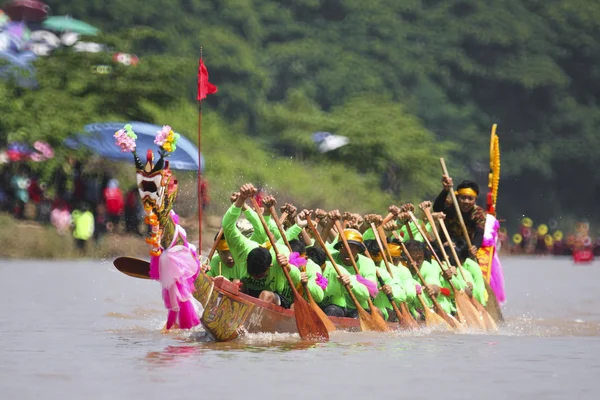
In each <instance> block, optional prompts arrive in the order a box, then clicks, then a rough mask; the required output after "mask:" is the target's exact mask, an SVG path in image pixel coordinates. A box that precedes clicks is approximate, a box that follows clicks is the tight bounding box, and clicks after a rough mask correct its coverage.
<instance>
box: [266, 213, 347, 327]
mask: <svg viewBox="0 0 600 400" xmlns="http://www.w3.org/2000/svg"><path fill="white" fill-rule="evenodd" d="M269 208H270V210H271V216H272V218H274V219H275V223H276V225H277V229H278V230H279V234H280V235H281V237H282V238H283V241H284V242H285V245H286V246H287V248H288V250H289V251H290V253H291V252H292V246H290V242H289V241H288V240H287V237H286V236H285V231H284V230H283V226H281V220H280V219H279V218H277V211H275V207H274V206H271V207H269ZM307 286H308V285H307V284H306V283H302V287H303V288H304V293H306V297H307V298H308V304H310V307H311V308H312V309H313V310H314V311H315V312H316V313H317V314H318V315H319V318H321V321H323V324H325V327H326V328H327V332H330V333H331V332H333V331H335V330H336V329H335V326H334V325H333V322H331V320H330V319H329V317H328V316H327V315H326V314H325V313H324V312H323V310H322V309H321V307H319V305H318V304H317V302H316V301H315V299H313V297H312V294H310V291H309V290H308V287H307Z"/></svg>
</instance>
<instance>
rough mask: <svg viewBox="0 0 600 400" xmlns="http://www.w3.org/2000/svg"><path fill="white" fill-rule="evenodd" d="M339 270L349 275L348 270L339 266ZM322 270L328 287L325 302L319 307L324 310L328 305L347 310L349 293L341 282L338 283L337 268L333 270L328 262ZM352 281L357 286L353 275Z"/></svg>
mask: <svg viewBox="0 0 600 400" xmlns="http://www.w3.org/2000/svg"><path fill="white" fill-rule="evenodd" d="M338 268H339V269H340V272H341V273H342V274H343V275H349V274H348V271H347V270H346V269H344V268H342V267H339V266H338ZM320 269H321V275H323V277H325V278H327V287H326V288H325V291H324V293H323V300H322V301H321V302H320V303H319V306H321V308H323V307H326V306H328V305H331V304H334V305H336V306H339V307H342V308H345V307H346V305H347V302H346V297H347V296H348V291H347V290H346V288H345V287H344V285H342V284H341V283H340V281H338V275H337V272H335V268H333V265H331V263H330V262H329V261H327V262H325V264H324V267H323V268H320ZM350 281H351V283H352V286H353V287H354V286H355V285H357V281H356V277H355V276H353V275H351V276H350ZM360 286H363V285H360ZM315 301H316V300H315ZM350 301H352V300H350Z"/></svg>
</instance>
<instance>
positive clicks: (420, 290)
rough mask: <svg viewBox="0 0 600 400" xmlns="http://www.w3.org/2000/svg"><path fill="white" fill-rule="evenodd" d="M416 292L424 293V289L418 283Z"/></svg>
mask: <svg viewBox="0 0 600 400" xmlns="http://www.w3.org/2000/svg"><path fill="white" fill-rule="evenodd" d="M415 290H416V291H417V294H421V293H423V288H422V287H421V285H419V284H418V283H417V284H415Z"/></svg>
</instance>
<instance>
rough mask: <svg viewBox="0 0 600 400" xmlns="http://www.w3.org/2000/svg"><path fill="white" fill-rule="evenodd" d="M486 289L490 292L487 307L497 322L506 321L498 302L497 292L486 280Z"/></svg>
mask: <svg viewBox="0 0 600 400" xmlns="http://www.w3.org/2000/svg"><path fill="white" fill-rule="evenodd" d="M484 283H485V290H486V291H487V293H488V301H487V304H486V305H485V309H486V310H487V311H488V313H489V314H490V316H491V317H492V318H493V319H494V321H495V322H497V323H498V322H504V316H503V315H502V310H501V309H500V304H498V299H497V298H496V293H494V291H493V290H492V288H491V287H490V284H489V283H487V281H485V280H484Z"/></svg>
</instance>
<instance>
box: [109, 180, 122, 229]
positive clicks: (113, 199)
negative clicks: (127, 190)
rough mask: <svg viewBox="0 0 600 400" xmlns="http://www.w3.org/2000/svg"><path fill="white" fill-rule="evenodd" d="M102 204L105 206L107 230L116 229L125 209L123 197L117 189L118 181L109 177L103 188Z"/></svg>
mask: <svg viewBox="0 0 600 400" xmlns="http://www.w3.org/2000/svg"><path fill="white" fill-rule="evenodd" d="M104 204H105V206H106V219H107V222H108V228H109V230H110V231H111V232H112V231H115V230H117V231H118V228H119V223H120V222H121V217H122V216H123V213H124V211H125V199H124V198H123V192H122V191H121V189H119V181H118V180H116V179H111V180H110V181H108V186H107V187H106V189H104Z"/></svg>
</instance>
